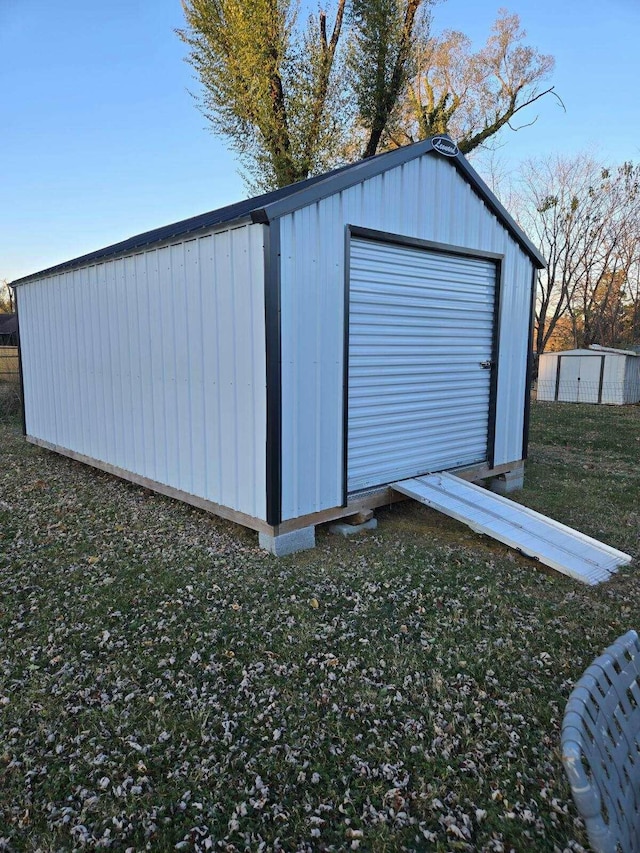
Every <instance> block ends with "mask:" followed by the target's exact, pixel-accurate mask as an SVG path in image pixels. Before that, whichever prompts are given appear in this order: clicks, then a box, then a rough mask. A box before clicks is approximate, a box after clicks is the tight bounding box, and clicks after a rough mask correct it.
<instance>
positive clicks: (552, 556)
mask: <svg viewBox="0 0 640 853" xmlns="http://www.w3.org/2000/svg"><path fill="white" fill-rule="evenodd" d="M391 487H392V488H393V489H395V490H396V491H397V492H401V493H402V494H403V495H407V496H408V497H410V498H413V499H414V500H416V501H419V502H420V503H423V504H426V506H430V507H432V508H433V509H437V510H438V511H439V512H443V513H444V514H445V515H449V516H451V518H455V519H457V520H458V521H461V522H462V523H463V524H466V525H467V526H468V527H470V528H471V529H472V530H475V531H476V532H477V533H482V534H484V535H486V536H491V537H492V538H493V539H497V540H498V541H499V542H503V543H504V544H505V545H508V546H509V547H511V548H515V549H516V551H519V552H520V553H522V554H524V555H525V556H527V557H531V558H533V559H534V560H539V561H540V562H541V563H544V564H545V566H550V567H551V568H552V569H555V570H556V571H558V572H562V573H563V574H565V575H569V576H570V577H572V578H575V579H576V580H579V581H582V582H583V583H587V584H592V585H593V584H597V583H600V582H601V581H605V580H607V579H608V578H610V577H611V575H612V574H613V573H614V572H615V571H616V570H617V568H618V566H621V565H624V564H626V563H630V562H631V560H632V558H631V557H630V556H629V554H625V553H624V552H622V551H618V550H616V549H615V548H611V547H610V546H609V545H605V544H604V543H603V542H598V540H597V539H592V538H591V537H590V536H585V534H584V533H579V532H578V531H577V530H573V529H572V528H571V527H566V526H565V525H564V524H560V523H559V522H557V521H554V520H553V519H551V518H547V517H546V516H545V515H541V514H540V513H539V512H535V511H534V510H532V509H529V508H528V507H525V506H522V505H521V504H517V503H515V502H514V501H510V500H508V499H507V498H503V497H502V496H501V495H497V494H495V493H494V492H490V491H488V490H487V489H484V488H482V486H476V485H475V484H474V483H469V482H467V481H466V480H461V479H460V478H459V477H455V476H453V474H447V473H440V474H427V475H426V476H424V477H415V478H412V479H410V480H402V481H400V482H397V483H392V484H391Z"/></svg>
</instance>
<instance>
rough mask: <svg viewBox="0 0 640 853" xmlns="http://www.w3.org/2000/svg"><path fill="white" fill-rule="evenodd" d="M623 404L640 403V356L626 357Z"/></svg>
mask: <svg viewBox="0 0 640 853" xmlns="http://www.w3.org/2000/svg"><path fill="white" fill-rule="evenodd" d="M624 402H625V403H640V356H633V355H629V356H627V363H626V370H625V375H624Z"/></svg>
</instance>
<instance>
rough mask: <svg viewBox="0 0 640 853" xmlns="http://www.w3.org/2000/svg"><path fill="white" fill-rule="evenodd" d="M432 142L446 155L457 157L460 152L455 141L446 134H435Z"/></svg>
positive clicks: (437, 149)
mask: <svg viewBox="0 0 640 853" xmlns="http://www.w3.org/2000/svg"><path fill="white" fill-rule="evenodd" d="M431 144H432V145H433V147H434V148H435V149H436V151H437V152H438V153H439V154H444V156H445V157H456V156H457V155H458V154H459V153H460V151H459V150H458V146H457V145H456V144H455V142H452V141H451V140H450V139H447V137H446V136H434V137H433V139H432V140H431Z"/></svg>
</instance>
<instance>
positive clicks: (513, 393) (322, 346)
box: [281, 155, 532, 519]
mask: <svg viewBox="0 0 640 853" xmlns="http://www.w3.org/2000/svg"><path fill="white" fill-rule="evenodd" d="M347 224H350V225H357V226H361V227H365V228H372V229H377V230H380V231H388V232H392V233H396V234H403V235H406V236H410V237H418V238H422V239H425V240H432V241H436V242H440V243H447V244H450V245H455V246H464V247H467V248H476V249H479V250H485V251H490V252H495V253H499V254H503V255H504V262H503V279H504V288H503V292H502V294H501V326H500V369H499V379H498V388H497V412H496V415H497V419H496V437H495V458H494V461H495V463H496V464H501V463H504V462H511V461H515V460H518V459H520V458H521V456H522V435H523V418H524V411H523V401H524V392H525V375H526V359H527V348H528V343H529V341H528V335H527V325H528V322H529V312H530V304H531V281H532V265H531V261H530V260H529V258H528V257H527V256H526V255H525V254H524V253H523V252H522V250H521V249H520V247H519V246H518V244H517V243H516V242H515V241H514V240H513V239H512V237H511V236H510V235H509V233H508V232H507V231H506V230H505V229H504V227H503V226H502V225H501V224H500V223H499V222H498V220H497V219H496V217H495V216H494V215H493V214H492V213H491V212H489V211H488V209H487V208H486V207H485V206H484V204H483V202H482V201H481V199H480V198H479V197H478V196H477V195H476V194H475V192H474V191H473V190H472V188H471V187H470V186H469V184H468V183H467V182H466V181H465V180H464V179H463V178H462V177H461V176H460V175H459V174H458V172H457V171H456V169H455V168H454V167H453V165H452V163H450V162H448V161H447V160H446V159H445V158H441V157H437V156H434V155H425V156H424V157H421V158H418V159H416V160H413V161H411V162H409V163H406V164H405V165H403V166H400V167H398V168H395V169H392V170H389V171H388V172H385V173H383V174H382V175H379V176H377V177H375V178H371V179H369V180H367V181H365V182H363V183H361V184H359V185H357V186H355V187H351V188H350V189H347V190H344V191H343V192H340V193H336V194H335V195H333V196H330V197H328V198H326V199H323V200H321V201H319V202H317V203H315V204H312V205H309V206H308V207H305V208H303V209H301V210H299V211H296V212H295V213H292V214H289V215H287V216H284V217H283V218H282V220H281V253H282V258H281V262H282V277H281V281H282V448H283V472H282V509H283V519H288V518H295V517H297V516H299V515H303V514H305V513H311V512H315V511H319V510H322V509H325V508H329V507H334V506H339V505H340V504H341V503H342V435H343V430H342V419H343V411H342V388H343V335H344V287H345V281H344V277H345V276H344V266H345V226H346V225H347Z"/></svg>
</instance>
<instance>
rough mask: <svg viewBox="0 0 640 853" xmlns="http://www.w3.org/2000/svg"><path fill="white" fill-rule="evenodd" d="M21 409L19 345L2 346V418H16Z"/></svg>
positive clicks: (0, 347) (0, 416) (0, 381)
mask: <svg viewBox="0 0 640 853" xmlns="http://www.w3.org/2000/svg"><path fill="white" fill-rule="evenodd" d="M21 411H22V401H21V397H20V365H19V361H18V347H10V346H0V420H2V421H5V420H9V419H11V418H15V417H17V416H19V415H20V413H21Z"/></svg>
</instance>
